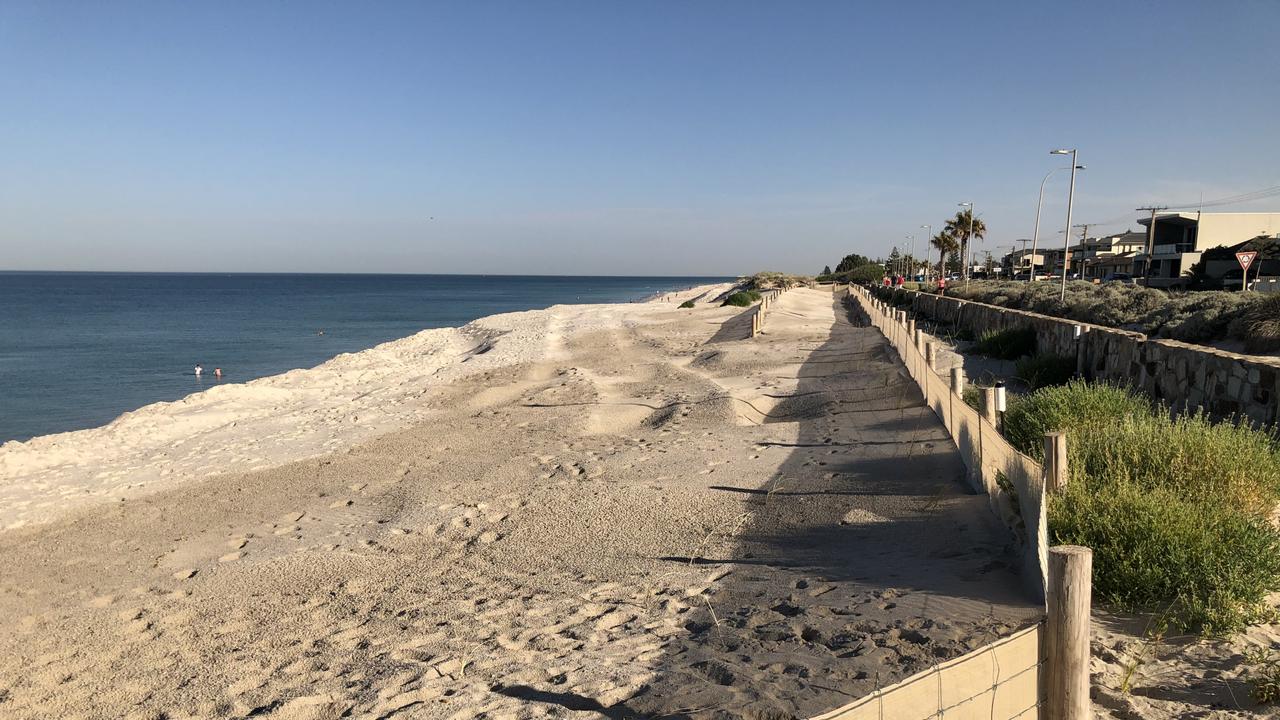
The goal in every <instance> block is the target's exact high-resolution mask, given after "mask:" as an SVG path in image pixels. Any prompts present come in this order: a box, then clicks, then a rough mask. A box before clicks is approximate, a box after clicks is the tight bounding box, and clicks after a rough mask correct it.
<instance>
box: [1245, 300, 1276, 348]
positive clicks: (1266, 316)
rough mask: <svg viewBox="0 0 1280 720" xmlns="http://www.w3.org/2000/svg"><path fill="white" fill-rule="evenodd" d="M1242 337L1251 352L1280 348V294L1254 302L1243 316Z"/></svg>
mask: <svg viewBox="0 0 1280 720" xmlns="http://www.w3.org/2000/svg"><path fill="white" fill-rule="evenodd" d="M1241 324H1242V325H1243V327H1241V328H1240V337H1241V338H1242V339H1243V340H1244V343H1245V347H1246V348H1248V349H1249V351H1250V352H1272V351H1274V350H1280V295H1269V296H1267V297H1266V298H1265V299H1263V300H1260V301H1258V302H1255V303H1252V304H1251V305H1250V306H1249V308H1248V309H1247V310H1246V311H1245V312H1244V313H1243V315H1242V317H1241Z"/></svg>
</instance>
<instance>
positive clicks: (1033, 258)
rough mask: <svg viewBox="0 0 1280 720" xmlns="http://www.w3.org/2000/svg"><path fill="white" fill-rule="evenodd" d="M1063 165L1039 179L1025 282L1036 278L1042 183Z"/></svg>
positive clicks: (1081, 168) (1042, 200) (1079, 166)
mask: <svg viewBox="0 0 1280 720" xmlns="http://www.w3.org/2000/svg"><path fill="white" fill-rule="evenodd" d="M1066 169H1067V168H1064V167H1056V168H1054V169H1052V170H1050V171H1049V172H1047V173H1045V175H1044V179H1043V180H1041V181H1040V200H1038V201H1037V202H1036V229H1035V232H1034V233H1032V235H1031V273H1030V275H1029V276H1028V277H1027V282H1035V279H1036V253H1037V252H1038V250H1037V248H1038V246H1039V244H1040V209H1041V208H1042V207H1044V184H1045V183H1047V182H1049V178H1050V177H1052V176H1053V174H1054V173H1056V172H1058V171H1059V170H1066ZM1075 169H1076V170H1084V169H1085V168H1084V166H1083V165H1077V166H1076V168H1075Z"/></svg>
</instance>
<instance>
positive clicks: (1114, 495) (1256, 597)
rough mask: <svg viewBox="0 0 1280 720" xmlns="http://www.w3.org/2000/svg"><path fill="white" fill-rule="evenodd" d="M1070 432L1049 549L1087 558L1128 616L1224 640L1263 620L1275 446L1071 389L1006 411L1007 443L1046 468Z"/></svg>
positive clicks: (1279, 481)
mask: <svg viewBox="0 0 1280 720" xmlns="http://www.w3.org/2000/svg"><path fill="white" fill-rule="evenodd" d="M1053 430H1063V431H1066V432H1067V433H1068V453H1069V459H1070V474H1071V478H1070V482H1069V484H1068V486H1067V488H1066V490H1065V491H1064V492H1062V493H1060V494H1058V495H1055V496H1054V497H1053V498H1052V499H1051V503H1050V510H1049V529H1050V533H1051V535H1052V541H1053V542H1054V543H1068V544H1080V545H1087V546H1089V547H1091V548H1093V552H1094V587H1095V590H1096V591H1097V593H1098V594H1099V596H1100V597H1101V598H1103V599H1104V600H1106V601H1108V602H1111V603H1114V604H1116V605H1117V606H1119V607H1121V608H1125V609H1129V610H1155V609H1159V610H1162V611H1164V612H1166V613H1167V614H1168V616H1169V618H1170V621H1171V622H1172V623H1174V624H1175V625H1177V626H1179V627H1181V628H1184V629H1188V628H1196V629H1199V630H1201V631H1202V632H1204V633H1206V634H1216V633H1224V632H1230V631H1233V630H1236V629H1239V628H1241V627H1243V626H1244V625H1246V624H1248V623H1250V622H1254V621H1256V620H1258V619H1261V618H1262V617H1264V616H1265V612H1266V608H1265V605H1264V602H1263V601H1264V598H1265V596H1266V594H1267V593H1268V592H1272V591H1275V590H1277V589H1280V529H1277V528H1276V526H1275V525H1274V524H1273V523H1272V522H1271V519H1270V518H1271V514H1272V512H1273V511H1274V510H1275V508H1276V506H1277V504H1280V446H1278V444H1277V438H1276V436H1275V434H1274V433H1273V432H1272V431H1270V430H1259V429H1255V428H1252V427H1250V426H1249V425H1247V424H1245V423H1242V422H1239V421H1234V420H1233V421H1227V422H1219V423H1215V422H1212V421H1211V420H1210V419H1209V418H1208V417H1206V416H1204V415H1202V414H1186V415H1180V416H1173V415H1172V414H1171V413H1170V412H1169V409H1168V408H1166V407H1163V406H1161V405H1158V404H1154V403H1152V402H1150V401H1149V400H1148V399H1147V398H1145V397H1143V396H1142V395H1140V394H1138V393H1136V392H1134V391H1132V390H1128V389H1124V388H1119V387H1116V386H1112V385H1105V384H1092V383H1087V382H1085V381H1080V380H1077V381H1072V382H1070V383H1067V384H1065V385H1060V386H1052V387H1044V388H1041V389H1039V390H1036V391H1035V392H1032V393H1030V394H1028V395H1026V396H1023V397H1021V398H1018V399H1017V400H1016V401H1014V402H1011V403H1010V406H1009V410H1008V412H1007V413H1006V414H1005V417H1004V434H1005V436H1006V437H1007V438H1008V439H1009V441H1010V442H1011V443H1012V444H1013V445H1015V446H1016V447H1018V448H1019V449H1020V450H1021V451H1022V452H1024V453H1026V454H1028V455H1030V456H1031V457H1033V458H1037V459H1043V437H1044V433H1045V432H1048V431H1053Z"/></svg>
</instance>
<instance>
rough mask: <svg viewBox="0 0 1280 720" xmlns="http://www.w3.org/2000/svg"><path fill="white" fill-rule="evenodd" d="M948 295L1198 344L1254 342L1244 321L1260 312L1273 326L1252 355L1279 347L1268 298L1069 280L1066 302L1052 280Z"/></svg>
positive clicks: (992, 284)
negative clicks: (1168, 290)
mask: <svg viewBox="0 0 1280 720" xmlns="http://www.w3.org/2000/svg"><path fill="white" fill-rule="evenodd" d="M947 295H949V296H951V297H956V298H960V299H962V300H975V301H977V302H982V303H987V304H989V305H999V306H1002V307H1009V308H1015V309H1018V310H1029V311H1031V312H1036V313H1040V314H1042V315H1051V316H1053V317H1061V318H1067V319H1070V320H1078V321H1080V322H1086V323H1092V324H1095V325H1105V326H1108V327H1117V328H1126V329H1132V330H1137V331H1139V332H1143V333H1146V334H1148V335H1153V336H1156V337H1167V338H1171V339H1173V340H1181V341H1183V342H1196V343H1207V342H1215V341H1218V340H1222V339H1225V338H1228V337H1231V338H1237V339H1240V340H1244V341H1245V342H1246V344H1250V343H1251V342H1252V341H1251V340H1250V338H1251V336H1252V335H1254V333H1252V331H1251V330H1250V323H1249V322H1246V321H1245V320H1246V316H1249V315H1251V313H1252V312H1253V311H1255V310H1256V315H1254V317H1256V318H1257V320H1255V322H1265V320H1266V319H1270V320H1271V321H1272V322H1273V323H1274V325H1273V326H1272V327H1271V329H1265V326H1261V327H1260V330H1261V332H1260V333H1257V334H1256V335H1257V337H1260V338H1264V340H1263V342H1262V343H1259V344H1256V345H1251V347H1252V348H1256V349H1253V350H1252V351H1253V352H1270V351H1271V350H1275V349H1280V300H1277V301H1275V304H1273V305H1271V307H1270V309H1264V308H1262V307H1260V306H1261V305H1263V304H1265V303H1266V300H1264V299H1263V298H1262V297H1260V296H1259V295H1257V294H1255V293H1241V292H1222V291H1212V292H1210V291H1203V292H1165V291H1163V290H1157V289H1154V288H1146V287H1141V286H1137V285H1123V284H1120V283H1107V284H1103V285H1094V284H1092V283H1084V282H1069V283H1067V292H1066V297H1065V299H1064V298H1062V297H1061V295H1062V286H1061V285H1059V284H1058V283H1054V282H1036V283H1025V282H1009V281H991V280H980V281H976V282H970V283H966V284H964V285H956V286H955V287H952V288H947ZM1271 340H1273V341H1274V342H1269V341H1271Z"/></svg>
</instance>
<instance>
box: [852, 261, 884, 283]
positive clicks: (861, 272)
mask: <svg viewBox="0 0 1280 720" xmlns="http://www.w3.org/2000/svg"><path fill="white" fill-rule="evenodd" d="M883 277H884V265H880V264H878V263H871V262H869V263H864V264H862V265H859V266H858V267H856V268H853V269H852V270H850V271H849V282H853V283H869V282H879V281H880V280H881V279H882V278H883Z"/></svg>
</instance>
